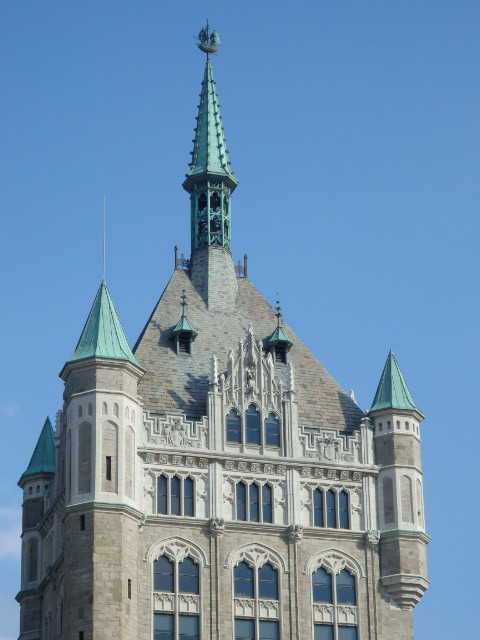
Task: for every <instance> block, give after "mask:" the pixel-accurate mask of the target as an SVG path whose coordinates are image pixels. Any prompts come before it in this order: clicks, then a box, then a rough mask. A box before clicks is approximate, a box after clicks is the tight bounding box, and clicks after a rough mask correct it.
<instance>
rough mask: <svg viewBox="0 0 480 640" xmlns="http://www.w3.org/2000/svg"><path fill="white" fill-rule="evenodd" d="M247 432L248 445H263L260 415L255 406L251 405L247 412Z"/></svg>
mask: <svg viewBox="0 0 480 640" xmlns="http://www.w3.org/2000/svg"><path fill="white" fill-rule="evenodd" d="M246 431H247V433H246V436H247V438H246V439H247V444H258V445H260V444H261V438H260V413H259V412H258V409H257V407H256V406H255V405H254V404H251V405H250V406H249V407H248V409H247V411H246Z"/></svg>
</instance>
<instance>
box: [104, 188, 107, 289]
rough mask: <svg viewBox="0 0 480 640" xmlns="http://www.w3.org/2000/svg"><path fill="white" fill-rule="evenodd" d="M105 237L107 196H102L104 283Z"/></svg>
mask: <svg viewBox="0 0 480 640" xmlns="http://www.w3.org/2000/svg"><path fill="white" fill-rule="evenodd" d="M106 235H107V195H106V194H105V193H104V194H103V281H104V282H105V253H106Z"/></svg>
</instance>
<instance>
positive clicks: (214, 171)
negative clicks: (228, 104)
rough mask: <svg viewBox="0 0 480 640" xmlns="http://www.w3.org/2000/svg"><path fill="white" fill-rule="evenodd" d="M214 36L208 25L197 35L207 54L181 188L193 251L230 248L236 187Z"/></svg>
mask: <svg viewBox="0 0 480 640" xmlns="http://www.w3.org/2000/svg"><path fill="white" fill-rule="evenodd" d="M202 34H203V35H202ZM200 36H202V37H200ZM213 36H215V38H216V40H215V43H216V44H218V42H219V37H218V34H216V32H214V33H213V34H212V35H209V28H208V25H207V27H205V28H204V29H202V31H201V32H200V35H199V40H200V44H201V46H200V45H199V46H200V48H201V49H202V51H205V52H206V53H207V61H206V63H205V72H204V75H203V81H202V91H201V93H200V104H199V107H198V116H197V125H196V127H195V139H194V141H193V152H192V161H191V163H190V171H189V172H188V173H187V175H186V178H185V181H184V183H183V188H184V189H185V190H186V191H188V193H190V201H191V217H192V251H193V250H194V249H196V248H198V247H201V246H210V245H217V246H222V247H225V248H227V249H230V244H231V237H230V196H231V193H232V192H233V190H234V189H235V187H236V186H237V184H238V180H237V178H236V177H235V174H234V173H233V172H232V171H231V169H230V161H229V159H228V149H227V141H226V139H225V132H224V129H223V124H222V116H221V114H220V105H219V103H218V96H217V90H216V85H215V80H214V79H213V70H212V64H211V62H210V59H209V57H208V56H209V53H216V44H215V43H214V44H212V45H209V44H208V43H209V42H211V38H212V37H213ZM205 42H207V45H205ZM205 47H207V48H205ZM212 47H213V49H215V51H214V50H213V49H212ZM207 49H210V51H208V50H207Z"/></svg>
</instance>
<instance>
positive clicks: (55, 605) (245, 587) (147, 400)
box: [17, 32, 429, 640]
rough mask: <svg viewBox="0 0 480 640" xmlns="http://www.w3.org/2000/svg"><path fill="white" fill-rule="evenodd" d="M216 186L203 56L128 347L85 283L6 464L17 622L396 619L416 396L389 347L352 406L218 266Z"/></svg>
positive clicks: (63, 628) (281, 631) (314, 630)
mask: <svg viewBox="0 0 480 640" xmlns="http://www.w3.org/2000/svg"><path fill="white" fill-rule="evenodd" d="M202 33H203V32H202ZM203 35H204V36H205V33H204V34H203ZM207 36H208V33H207ZM208 37H210V41H209V42H210V45H209V46H213V45H212V44H211V43H212V42H213V41H212V40H211V38H212V36H208ZM201 44H202V43H201ZM207 44H208V43H207ZM203 45H205V43H203ZM204 50H205V47H204ZM207 50H208V47H207ZM236 186H237V179H236V177H235V175H234V173H233V172H232V170H231V168H230V163H229V160H228V151H227V148H226V143H225V137H224V131H223V126H222V120H221V115H220V109H219V105H218V99H217V90H216V86H215V81H214V79H213V72H212V65H211V62H210V60H209V58H208V55H207V61H206V65H205V73H204V77H203V81H202V90H201V99H200V105H199V111H198V117H197V125H196V129H195V140H194V148H193V154H192V162H191V164H190V170H189V172H188V174H187V176H186V178H185V181H184V183H183V187H184V189H185V190H186V191H187V193H188V194H189V196H190V206H191V242H192V245H191V258H190V259H189V260H186V259H184V258H183V257H182V258H179V257H178V255H177V254H176V255H175V269H174V271H173V274H172V277H171V279H170V281H169V282H168V284H167V286H166V288H165V291H164V292H163V294H162V296H161V298H160V300H159V302H158V304H157V305H156V306H155V308H154V310H153V312H152V314H151V316H150V318H149V319H148V321H147V323H146V325H145V328H144V329H143V331H142V333H141V335H140V337H139V339H138V341H137V343H136V345H135V347H134V348H133V349H131V348H130V346H129V344H128V342H127V339H126V337H125V334H124V331H123V329H122V325H121V323H120V320H119V317H118V315H117V312H116V310H115V306H114V303H113V301H112V298H111V296H110V293H109V291H108V288H107V285H106V283H105V282H102V283H101V284H100V287H99V289H98V292H97V294H96V297H95V300H94V302H93V306H92V308H91V310H90V313H89V315H88V318H87V321H86V324H85V326H84V329H83V331H82V334H81V336H80V339H79V341H78V344H77V346H76V348H75V350H74V352H73V354H72V355H71V357H70V358H69V359H68V360H67V362H66V363H65V365H64V366H63V368H62V371H61V373H60V375H61V377H62V379H63V380H64V382H65V392H64V397H63V408H62V410H61V411H59V412H58V413H57V416H56V424H55V429H53V427H52V425H51V423H50V421H49V420H48V419H47V421H46V423H45V425H44V426H43V429H42V431H41V434H40V437H39V440H38V443H37V446H36V448H35V451H34V453H33V456H32V458H31V460H30V464H29V465H28V468H27V470H26V471H25V473H24V474H23V475H22V477H21V478H20V480H19V486H20V487H21V489H22V491H23V499H24V500H23V527H22V577H21V590H20V592H19V594H18V596H17V600H18V602H19V603H20V605H21V623H20V636H19V638H20V639H21V640H40V639H41V640H51V639H53V638H55V639H57V638H60V639H64V640H92V639H94V640H106V639H107V638H115V639H119V640H120V639H121V640H134V639H135V640H186V639H187V638H188V639H189V640H195V639H198V638H202V639H203V640H207V639H208V640H225V639H228V640H250V639H251V640H275V639H279V638H282V639H287V638H288V639H291V640H306V639H312V640H387V639H390V638H396V639H398V640H411V639H412V638H413V627H412V609H413V607H414V606H415V605H416V603H417V602H418V601H419V599H420V598H421V596H422V594H423V593H424V591H425V589H426V588H427V586H428V582H427V578H426V545H427V543H428V540H429V538H428V536H427V535H426V533H425V519H424V508H423V499H422V494H423V491H422V469H421V459H420V424H421V422H422V420H423V415H422V413H421V412H420V411H419V409H418V408H417V406H416V404H415V402H414V400H413V397H412V395H411V393H410V391H409V389H408V386H407V384H406V382H405V379H404V377H403V375H402V373H401V371H400V369H399V366H398V364H397V361H396V360H395V358H394V356H393V354H392V353H390V354H389V355H388V357H387V361H386V364H385V367H384V369H383V372H382V374H381V378H380V382H379V385H378V389H377V392H376V394H375V398H374V401H373V404H372V408H371V410H370V411H369V412H368V413H364V412H362V411H361V410H360V409H359V408H358V406H357V405H356V403H355V400H354V398H353V397H351V396H350V395H349V394H346V393H345V392H344V391H343V390H342V389H341V388H340V387H339V385H338V384H337V383H336V382H335V380H333V378H332V377H331V376H330V375H329V374H328V372H327V371H326V370H325V369H324V368H323V366H322V365H321V364H320V363H319V362H318V361H317V359H316V358H315V357H314V356H313V355H312V353H311V352H310V351H309V350H308V348H307V347H306V346H305V345H304V344H303V343H302V341H301V340H300V339H299V338H298V337H297V336H296V335H295V333H294V331H293V329H292V328H291V327H289V326H288V325H287V324H286V323H285V322H284V320H283V317H282V314H281V309H280V307H279V306H277V308H276V309H272V307H271V306H270V305H269V304H268V303H267V302H266V300H265V299H264V298H263V297H262V295H261V294H260V293H259V292H258V291H257V289H256V288H255V286H254V285H253V284H252V282H251V281H250V279H249V278H248V272H247V263H246V261H245V263H244V265H243V267H235V266H234V263H233V260H232V255H231V251H230V246H231V241H232V238H231V224H230V216H231V209H230V203H231V198H233V197H234V191H235V188H236Z"/></svg>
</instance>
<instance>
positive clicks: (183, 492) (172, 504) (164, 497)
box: [157, 474, 195, 517]
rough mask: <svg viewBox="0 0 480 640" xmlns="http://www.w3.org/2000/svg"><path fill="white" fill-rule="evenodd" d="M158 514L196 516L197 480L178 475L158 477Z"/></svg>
mask: <svg viewBox="0 0 480 640" xmlns="http://www.w3.org/2000/svg"><path fill="white" fill-rule="evenodd" d="M157 514H162V515H170V516H188V517H193V516H195V480H194V479H193V478H190V477H186V478H183V477H180V476H176V475H175V476H166V475H163V474H162V475H160V476H158V478H157Z"/></svg>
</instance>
